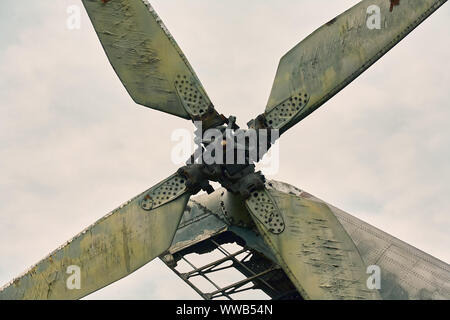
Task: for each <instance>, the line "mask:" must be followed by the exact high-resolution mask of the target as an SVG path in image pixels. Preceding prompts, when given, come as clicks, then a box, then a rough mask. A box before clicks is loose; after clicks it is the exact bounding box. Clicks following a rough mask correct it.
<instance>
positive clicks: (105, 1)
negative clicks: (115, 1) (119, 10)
mask: <svg viewBox="0 0 450 320" xmlns="http://www.w3.org/2000/svg"><path fill="white" fill-rule="evenodd" d="M110 1H111V0H102V2H103V3H107V2H110Z"/></svg>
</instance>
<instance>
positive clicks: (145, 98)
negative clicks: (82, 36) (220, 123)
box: [83, 0, 211, 119]
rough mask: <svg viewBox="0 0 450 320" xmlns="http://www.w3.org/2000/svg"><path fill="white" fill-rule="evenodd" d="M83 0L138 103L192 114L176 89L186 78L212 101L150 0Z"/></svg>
mask: <svg viewBox="0 0 450 320" xmlns="http://www.w3.org/2000/svg"><path fill="white" fill-rule="evenodd" d="M83 4H84V6H85V8H86V10H87V12H88V14H89V17H90V19H91V21H92V24H93V25H94V28H95V31H96V32H97V35H98V37H99V39H100V42H101V43H102V46H103V48H104V50H105V52H106V54H107V56H108V59H109V61H110V62H111V65H112V66H113V68H114V70H115V71H116V73H117V75H118V76H119V78H120V80H121V81H122V83H123V84H124V86H125V88H126V89H127V91H128V93H129V94H130V96H131V97H132V98H133V100H134V101H135V102H136V103H138V104H141V105H144V106H147V107H150V108H152V109H157V110H161V111H163V112H167V113H170V114H174V115H177V116H180V117H182V118H186V119H190V118H192V116H194V114H190V112H191V109H189V110H187V109H185V107H184V105H183V102H182V101H181V100H180V98H179V96H178V94H177V89H176V82H178V81H179V83H180V85H181V82H183V83H184V82H185V81H186V82H189V83H192V84H194V85H195V88H196V90H197V91H196V95H197V96H198V98H200V97H201V100H202V102H203V104H205V105H206V106H207V107H209V106H210V105H211V101H210V100H209V98H208V96H207V94H206V92H205V90H204V88H203V86H202V85H201V83H200V81H199V80H198V78H197V76H196V75H195V72H194V70H193V69H192V67H191V66H190V64H189V62H188V61H187V59H186V57H185V55H184V54H183V52H182V51H181V49H180V48H179V46H178V45H177V44H176V42H175V40H174V39H173V37H172V36H171V35H170V33H169V31H168V30H167V28H166V27H165V26H164V24H163V22H162V21H161V19H160V18H159V17H158V15H157V14H156V12H155V11H154V9H153V8H152V6H151V5H150V3H148V1H147V0H114V1H101V0H83ZM178 77H182V79H179V78H178ZM204 111H205V112H206V110H204ZM197 115H199V114H197Z"/></svg>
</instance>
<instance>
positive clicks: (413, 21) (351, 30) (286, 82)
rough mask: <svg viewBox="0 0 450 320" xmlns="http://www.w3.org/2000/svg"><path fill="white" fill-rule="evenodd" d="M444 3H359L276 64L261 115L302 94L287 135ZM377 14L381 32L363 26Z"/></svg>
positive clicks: (407, 0)
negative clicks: (373, 11) (375, 9)
mask: <svg viewBox="0 0 450 320" xmlns="http://www.w3.org/2000/svg"><path fill="white" fill-rule="evenodd" d="M445 2H447V0H401V1H398V3H397V4H396V6H392V5H391V3H392V1H389V0H364V1H361V2H360V3H358V4H357V5H355V6H354V7H352V8H351V9H349V10H347V11H346V12H344V13H343V14H341V15H340V16H338V17H337V18H335V19H333V20H331V21H330V22H328V23H327V24H325V25H324V26H322V27H321V28H319V29H318V30H316V31H315V32H314V33H312V34H311V35H310V36H308V37H307V38H306V39H305V40H303V41H302V42H300V44H298V45H297V46H296V47H295V48H293V49H292V50H291V51H290V52H288V53H287V54H286V55H285V56H284V57H283V58H282V59H281V61H280V64H279V67H278V71H277V74H276V78H275V81H274V84H273V87H272V92H271V94H270V98H269V101H268V104H267V108H266V113H269V112H270V111H271V110H272V109H273V108H276V107H277V106H279V105H280V104H281V103H282V102H283V101H285V100H286V99H288V98H289V97H291V96H293V95H294V94H296V93H297V92H299V91H300V92H306V93H308V94H309V95H310V101H309V103H308V104H307V105H303V108H302V109H301V111H300V112H299V113H298V114H296V115H295V117H294V119H293V120H292V121H291V122H290V123H288V124H286V125H285V126H284V127H283V128H282V130H281V131H285V130H287V129H288V128H289V127H291V126H293V125H294V124H295V123H297V122H299V121H300V120H302V119H303V118H305V117H306V116H308V115H309V114H310V113H311V112H313V111H314V110H316V109H317V108H319V107H320V106H321V105H322V104H323V103H325V102H326V101H327V100H328V99H330V98H331V97H333V96H334V95H335V94H336V93H338V92H339V91H340V90H342V89H343V88H344V87H345V86H347V85H348V84H349V83H350V82H352V81H353V80H354V79H355V78H356V77H358V76H359V75H360V74H361V73H362V72H364V71H365V70H366V69H367V68H369V67H370V66H371V65H372V64H373V63H375V62H376V61H377V60H378V59H380V58H381V57H382V56H383V55H384V54H385V53H386V52H388V51H389V50H390V49H391V48H392V47H394V46H395V45H396V44H397V43H398V42H399V41H401V40H402V39H403V38H404V37H405V36H406V35H407V34H409V33H410V32H411V31H412V30H413V29H414V28H415V27H416V26H418V25H419V24H420V23H421V22H423V21H424V20H425V19H426V18H427V17H428V16H429V15H431V14H432V13H433V12H434V11H435V10H437V9H438V8H439V7H440V6H441V5H443V4H444V3H445ZM371 6H378V7H379V8H380V9H381V12H380V14H381V25H380V26H381V28H380V29H371V28H368V26H367V20H368V19H369V16H370V14H368V13H367V9H368V8H369V7H371Z"/></svg>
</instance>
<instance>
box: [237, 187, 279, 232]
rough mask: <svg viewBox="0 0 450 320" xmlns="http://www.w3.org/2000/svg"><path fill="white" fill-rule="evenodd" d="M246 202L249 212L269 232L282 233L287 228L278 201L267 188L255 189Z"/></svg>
mask: <svg viewBox="0 0 450 320" xmlns="http://www.w3.org/2000/svg"><path fill="white" fill-rule="evenodd" d="M245 204H246V206H247V208H248V210H249V212H251V213H252V215H253V216H254V217H255V218H256V219H258V221H259V222H260V223H261V224H262V225H263V226H264V228H265V229H266V230H268V231H269V232H271V233H273V234H281V233H282V232H283V231H284V230H285V223H284V219H283V215H282V214H281V212H280V209H279V208H278V205H277V203H276V201H275V200H274V199H273V197H272V196H271V194H270V193H269V192H268V191H267V190H259V191H254V192H253V193H252V195H251V196H250V198H249V199H247V200H246V202H245Z"/></svg>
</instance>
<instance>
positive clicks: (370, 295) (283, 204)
mask: <svg viewBox="0 0 450 320" xmlns="http://www.w3.org/2000/svg"><path fill="white" fill-rule="evenodd" d="M268 190H269V193H270V194H271V196H272V197H273V199H274V200H275V202H276V204H277V206H278V208H279V210H280V212H281V213H282V215H283V218H284V221H285V224H286V230H285V231H284V232H282V233H281V234H274V233H272V232H270V231H269V230H268V228H267V227H266V226H265V225H264V224H263V223H261V222H260V221H259V219H258V218H256V217H255V215H254V214H253V212H252V211H251V212H252V216H253V217H254V221H255V224H256V226H257V227H258V230H259V232H260V233H261V234H262V236H263V238H264V240H265V242H266V244H267V246H269V247H270V248H271V250H272V251H273V253H274V254H275V256H276V257H277V260H278V262H279V264H280V266H281V267H282V268H283V270H284V271H285V272H286V274H287V276H288V277H289V278H290V279H291V281H292V282H293V284H294V285H295V287H296V288H297V290H298V291H299V293H300V294H301V296H302V297H303V298H304V299H324V300H325V299H345V300H347V299H379V298H380V296H379V295H378V293H377V292H376V291H373V290H369V289H368V288H367V284H366V283H367V275H366V265H365V264H364V261H363V260H362V258H361V257H360V255H359V252H358V249H357V248H356V246H355V244H354V243H353V241H352V240H351V239H350V237H349V236H348V234H347V232H346V231H345V229H344V228H343V227H342V225H341V224H340V222H339V221H338V220H337V218H336V217H335V215H334V214H333V212H332V211H331V210H330V209H329V208H328V207H327V206H326V205H324V204H322V203H318V202H313V201H310V200H308V199H305V198H301V197H297V196H294V195H292V194H286V193H284V192H280V191H277V190H276V189H273V188H271V189H268ZM249 209H250V210H252V208H251V207H249Z"/></svg>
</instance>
